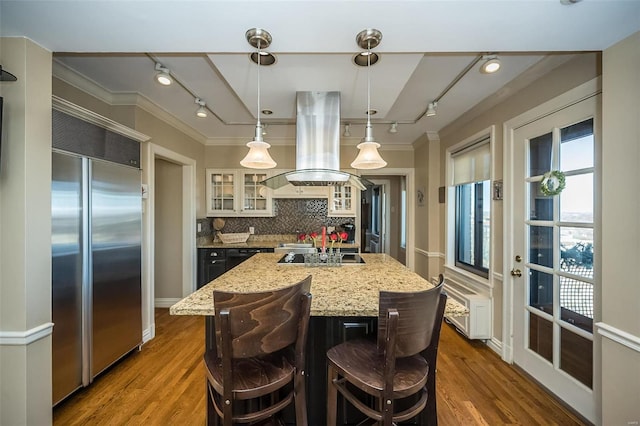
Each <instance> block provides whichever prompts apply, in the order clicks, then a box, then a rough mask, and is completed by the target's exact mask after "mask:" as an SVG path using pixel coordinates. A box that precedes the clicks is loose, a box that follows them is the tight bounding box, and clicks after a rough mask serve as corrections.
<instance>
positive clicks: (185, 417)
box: [53, 309, 585, 426]
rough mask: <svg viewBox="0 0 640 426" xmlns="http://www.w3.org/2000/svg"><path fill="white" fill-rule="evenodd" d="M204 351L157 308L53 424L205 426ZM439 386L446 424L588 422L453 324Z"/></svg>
mask: <svg viewBox="0 0 640 426" xmlns="http://www.w3.org/2000/svg"><path fill="white" fill-rule="evenodd" d="M203 348H204V319H203V318H202V317H190V316H170V315H169V311H168V309H156V338H155V339H153V340H152V341H150V342H148V343H147V344H145V345H144V347H143V348H142V351H140V352H134V353H132V354H131V355H129V356H127V357H125V358H124V359H123V360H122V361H120V362H119V363H117V364H116V365H115V366H113V367H112V368H111V369H110V370H109V371H108V372H107V373H106V374H103V375H101V376H100V377H98V378H97V379H96V380H95V381H94V383H93V384H92V385H91V386H90V387H88V388H86V389H82V390H80V391H78V392H77V393H76V394H74V395H72V396H71V397H70V398H68V399H67V400H66V401H64V402H62V403H61V404H59V405H58V406H57V407H56V408H54V410H53V422H54V425H142V424H144V425H203V424H204V423H205V378H204V368H203V364H202V351H203ZM437 386H438V396H437V397H438V420H439V424H440V425H441V426H448V425H511V424H520V425H583V424H585V423H583V422H582V421H581V420H580V419H579V418H578V417H576V416H575V415H573V414H572V413H571V412H569V411H568V410H567V409H566V408H565V407H564V406H563V405H562V404H560V403H559V402H558V401H556V400H555V399H554V398H553V397H551V396H550V395H549V394H548V393H547V392H545V391H544V390H543V389H542V388H540V387H539V386H538V385H537V384H535V383H533V382H531V381H530V380H528V379H527V378H526V377H525V376H524V375H523V374H522V373H521V372H520V371H518V370H517V369H516V368H513V367H512V366H510V365H508V364H506V363H504V362H503V361H502V360H501V359H500V358H499V357H498V356H497V355H496V354H495V353H494V352H493V351H492V350H490V349H488V348H487V347H486V346H485V345H484V344H482V343H481V342H474V341H468V340H466V339H464V338H463V337H462V336H460V335H459V334H458V333H457V332H456V331H455V329H453V328H452V327H450V326H448V325H446V324H445V325H444V326H443V328H442V335H441V343H440V352H439V357H438V376H437ZM309 403H312V402H311V401H309V402H308V404H309Z"/></svg>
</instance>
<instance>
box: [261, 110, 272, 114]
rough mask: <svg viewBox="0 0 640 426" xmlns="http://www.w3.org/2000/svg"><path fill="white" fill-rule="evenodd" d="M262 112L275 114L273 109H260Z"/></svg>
mask: <svg viewBox="0 0 640 426" xmlns="http://www.w3.org/2000/svg"><path fill="white" fill-rule="evenodd" d="M260 112H261V113H263V114H264V115H271V114H273V111H271V110H270V109H263V110H262V111H260Z"/></svg>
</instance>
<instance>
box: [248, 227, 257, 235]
mask: <svg viewBox="0 0 640 426" xmlns="http://www.w3.org/2000/svg"><path fill="white" fill-rule="evenodd" d="M255 233H256V229H255V228H254V227H253V226H250V227H249V234H251V235H253V234H255Z"/></svg>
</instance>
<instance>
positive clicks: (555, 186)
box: [540, 170, 566, 196]
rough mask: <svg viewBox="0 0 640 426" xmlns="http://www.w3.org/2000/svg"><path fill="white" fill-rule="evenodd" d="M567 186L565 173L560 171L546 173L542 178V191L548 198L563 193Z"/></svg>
mask: <svg viewBox="0 0 640 426" xmlns="http://www.w3.org/2000/svg"><path fill="white" fill-rule="evenodd" d="M565 186H566V181H565V177H564V173H562V172H561V171H560V170H553V171H550V172H547V173H545V174H544V176H543V177H542V181H541V182H540V190H541V191H542V193H543V194H544V195H548V196H552V195H558V194H559V193H561V192H562V190H563V189H564V187H565Z"/></svg>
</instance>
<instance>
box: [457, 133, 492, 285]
mask: <svg viewBox="0 0 640 426" xmlns="http://www.w3.org/2000/svg"><path fill="white" fill-rule="evenodd" d="M452 162H453V173H452V180H451V183H450V185H451V186H453V187H454V189H455V192H454V193H455V200H452V201H454V204H455V236H454V240H455V250H454V256H455V259H454V261H455V265H456V266H457V267H459V268H462V269H465V270H467V271H470V272H473V273H474V274H477V275H480V276H482V277H485V278H487V277H488V276H489V261H490V259H489V248H490V238H489V237H490V224H491V182H490V180H489V173H490V168H491V167H490V162H491V152H490V145H489V139H485V140H482V141H480V142H478V143H475V144H474V145H472V146H471V147H469V148H466V149H463V150H461V151H458V152H456V153H455V154H453V155H452Z"/></svg>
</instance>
